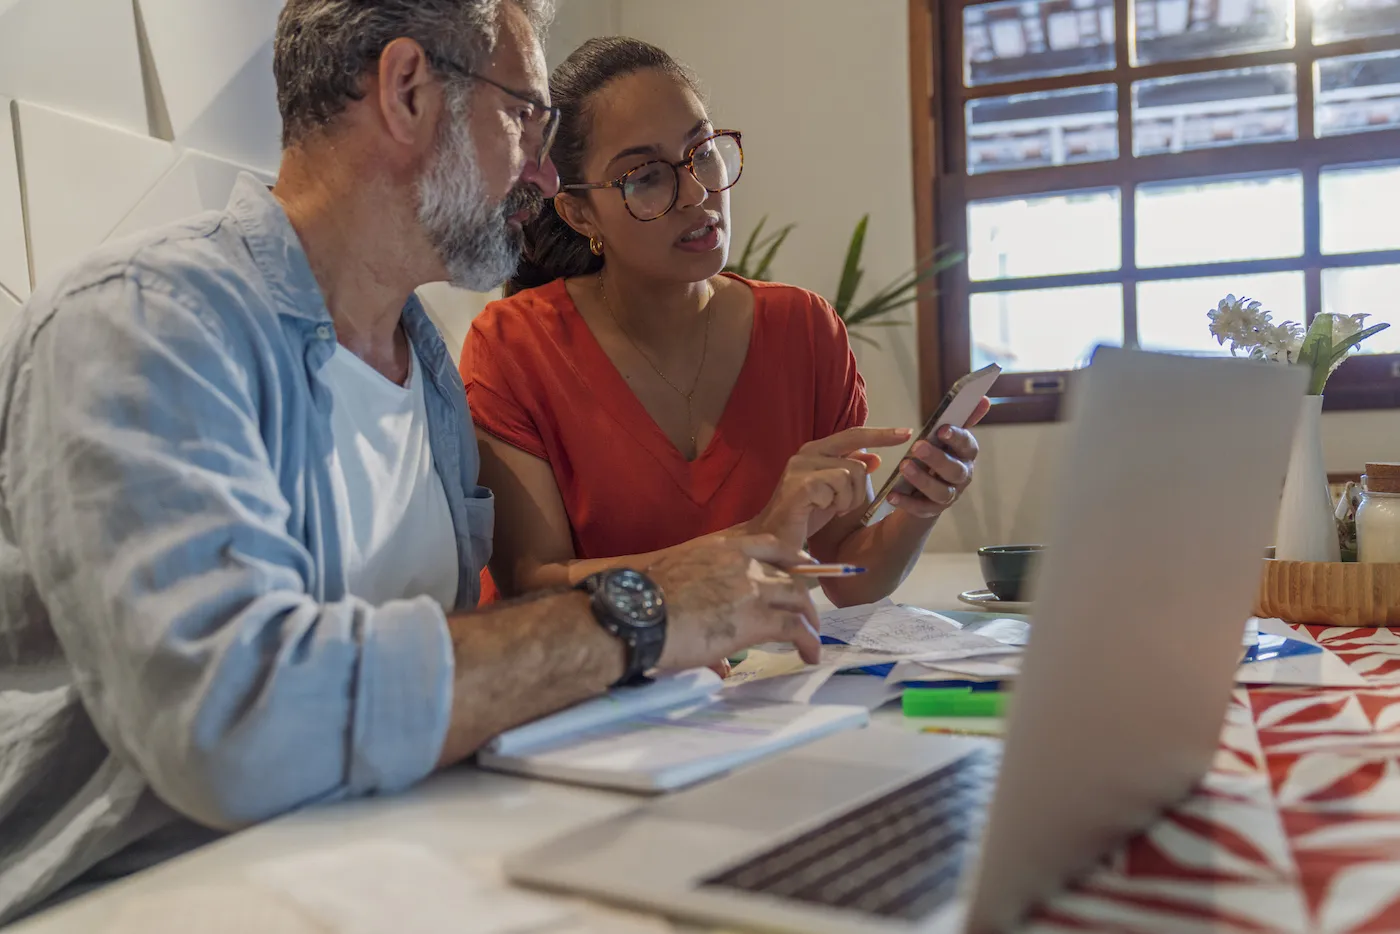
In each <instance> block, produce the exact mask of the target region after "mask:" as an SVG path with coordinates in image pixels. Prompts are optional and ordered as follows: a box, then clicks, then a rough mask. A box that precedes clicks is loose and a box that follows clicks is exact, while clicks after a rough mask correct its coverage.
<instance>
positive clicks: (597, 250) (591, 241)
mask: <svg viewBox="0 0 1400 934" xmlns="http://www.w3.org/2000/svg"><path fill="white" fill-rule="evenodd" d="M588 252H590V253H592V254H593V255H594V256H602V255H603V241H602V240H601V239H600V238H598V237H589V238H588Z"/></svg>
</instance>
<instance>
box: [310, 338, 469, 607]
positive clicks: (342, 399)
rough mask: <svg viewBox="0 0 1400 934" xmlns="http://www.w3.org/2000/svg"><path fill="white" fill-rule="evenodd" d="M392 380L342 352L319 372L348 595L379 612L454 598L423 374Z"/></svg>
mask: <svg viewBox="0 0 1400 934" xmlns="http://www.w3.org/2000/svg"><path fill="white" fill-rule="evenodd" d="M410 353H411V356H412V365H411V368H410V370H409V376H408V384H407V385H405V386H399V385H398V384H396V383H394V382H392V381H390V380H388V379H386V378H385V377H384V376H383V375H382V374H380V373H379V372H378V371H377V370H375V369H374V368H373V367H371V366H370V365H369V364H368V363H365V362H364V361H363V360H361V359H360V358H359V357H357V356H355V355H354V354H353V353H351V352H350V351H348V350H346V349H345V348H344V347H342V346H339V345H337V346H336V349H335V354H334V355H333V356H332V357H331V359H330V360H328V361H327V362H326V365H325V366H324V367H323V368H322V369H321V379H322V380H323V381H324V382H325V384H326V385H327V387H329V389H330V391H331V396H332V398H333V399H334V400H335V403H334V407H333V411H332V414H331V432H332V436H333V438H334V440H335V448H334V451H333V452H332V454H331V483H332V485H333V487H334V490H335V508H336V519H337V523H338V525H339V526H340V534H341V538H342V540H343V542H344V555H345V582H346V589H347V590H348V591H349V592H350V593H351V594H352V595H353V596H356V597H360V598H361V599H363V600H366V601H368V602H369V603H371V604H373V605H375V606H379V605H380V604H383V603H387V602H389V601H391V600H401V599H404V598H410V597H418V596H422V595H425V594H426V595H427V596H430V597H432V598H433V599H434V600H436V601H437V602H438V603H440V604H441V605H442V607H443V608H444V609H445V610H451V609H452V608H453V605H454V604H455V603H456V600H457V583H458V573H459V572H458V561H457V539H456V534H455V532H454V531H453V527H452V515H451V513H450V512H449V511H448V507H447V494H446V493H445V492H443V488H442V478H441V477H439V476H438V473H437V471H436V470H435V469H434V468H433V450H432V446H431V444H430V442H429V439H428V413H427V406H426V404H425V402H424V399H423V372H422V367H421V366H420V365H419V363H418V355H417V354H416V353H412V352H411V351H410Z"/></svg>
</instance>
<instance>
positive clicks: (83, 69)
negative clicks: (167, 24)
mask: <svg viewBox="0 0 1400 934" xmlns="http://www.w3.org/2000/svg"><path fill="white" fill-rule="evenodd" d="M230 2H233V0H230ZM237 2H242V0H237ZM0 95H4V96H6V97H13V98H16V99H18V100H22V101H25V102H27V103H31V104H44V105H47V106H49V107H55V108H58V109H59V110H63V111H67V112H69V113H75V114H80V115H82V116H85V117H90V118H92V119H94V120H101V121H103V122H105V123H111V124H114V125H116V126H120V127H123V128H125V129H128V130H132V131H135V132H137V133H145V132H147V131H148V129H149V127H150V121H149V118H148V116H147V112H146V88H145V83H144V81H143V80H142V76H141V52H140V48H139V46H138V44H137V39H136V13H135V8H134V7H133V6H132V0H9V3H8V4H6V3H5V0H0Z"/></svg>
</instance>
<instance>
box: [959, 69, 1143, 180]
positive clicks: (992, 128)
mask: <svg viewBox="0 0 1400 934" xmlns="http://www.w3.org/2000/svg"><path fill="white" fill-rule="evenodd" d="M1117 158H1118V88H1117V87H1115V86H1114V85H1111V84H1101V85H1096V86H1094V87H1091V88H1070V89H1068V90H1064V91H1048V92H1045V93H1042V94H1015V95H1012V96H1011V97H983V98H979V99H977V100H973V101H968V103H967V171H968V173H969V174H972V175H976V174H977V173H979V172H995V171H998V170H1000V169H1033V168H1039V167H1040V166H1046V165H1070V164H1072V163H1075V162H1102V161H1104V160H1105V159H1117Z"/></svg>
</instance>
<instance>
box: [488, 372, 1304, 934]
mask: <svg viewBox="0 0 1400 934" xmlns="http://www.w3.org/2000/svg"><path fill="white" fill-rule="evenodd" d="M1305 382H1306V374H1305V373H1304V372H1303V371H1302V370H1301V369H1300V368H1295V367H1287V366H1282V365H1279V364H1275V363H1262V362H1254V361H1247V360H1235V359H1220V358H1192V357H1185V356H1173V355H1165V354H1152V353H1144V352H1140V351H1127V350H1118V349H1111V348H1103V349H1100V350H1099V351H1098V352H1097V353H1096V354H1095V356H1094V359H1093V361H1092V363H1091V364H1090V366H1089V367H1088V368H1087V369H1086V370H1085V371H1084V372H1082V373H1081V374H1079V375H1078V376H1077V378H1076V380H1075V383H1074V385H1073V387H1072V390H1071V397H1070V400H1069V401H1070V403H1071V419H1070V424H1069V426H1068V430H1067V432H1066V436H1065V438H1064V444H1065V446H1064V448H1063V449H1062V456H1061V457H1060V458H1059V459H1058V469H1057V477H1056V478H1055V482H1054V483H1053V484H1052V487H1051V488H1052V489H1054V490H1055V493H1054V496H1055V504H1054V512H1055V518H1054V520H1053V523H1052V525H1051V535H1050V537H1049V547H1048V548H1047V550H1046V552H1045V554H1044V557H1043V560H1042V564H1041V567H1040V569H1039V573H1038V575H1037V580H1036V595H1035V605H1034V612H1033V615H1032V627H1031V629H1032V634H1031V638H1030V643H1029V645H1028V646H1027V649H1026V653H1025V656H1024V658H1023V659H1022V670H1021V676H1020V678H1019V679H1018V680H1017V682H1016V685H1015V693H1014V695H1013V697H1012V701H1011V719H1010V723H1009V729H1008V732H1007V735H1006V738H1005V741H1004V743H1003V742H1002V741H1000V740H987V739H980V738H965V737H958V736H946V735H933V734H922V733H914V732H911V731H906V730H901V729H898V728H896V727H892V726H881V725H878V724H877V725H873V726H871V727H868V728H866V729H864V730H858V731H852V732H847V733H841V734H838V735H835V736H831V737H828V738H826V739H823V740H820V741H818V742H816V743H813V744H812V745H810V746H806V747H803V748H801V749H797V750H794V751H792V752H789V753H786V754H784V755H782V756H780V757H778V758H775V759H771V760H768V761H766V762H764V763H761V764H758V765H754V766H751V767H748V768H745V769H742V770H740V771H737V772H734V773H732V774H730V775H727V776H725V777H723V778H720V779H718V780H716V781H714V782H712V783H710V784H708V785H704V786H701V787H698V788H694V789H692V790H689V791H685V792H681V793H679V794H676V795H673V796H670V797H666V798H660V799H654V800H651V801H648V802H646V803H644V804H642V805H641V806H639V807H638V808H637V809H636V810H635V811H632V812H630V813H627V814H624V815H621V816H617V817H613V818H610V819H607V820H604V821H602V822H599V823H596V824H593V825H590V826H586V827H584V828H582V829H579V830H576V831H574V832H572V833H569V834H566V835H564V836H563V837H560V838H557V839H554V840H550V841H548V842H546V843H544V844H542V845H539V846H536V847H534V848H532V849H530V850H528V851H526V852H523V853H520V854H518V855H517V856H515V857H513V858H511V859H509V860H508V861H507V865H506V872H507V875H508V876H509V877H510V878H511V879H512V880H513V881H515V882H519V883H522V884H527V885H533V886H539V887H544V888H548V889H552V890H558V891H566V892H572V893H581V894H585V895H589V896H593V897H597V898H601V899H605V900H609V901H613V902H617V903H622V904H627V905H632V906H637V907H641V908H643V909H649V910H653V911H656V912H660V913H663V914H667V915H671V916H675V917H683V918H688V919H694V920H697V921H702V922H712V923H718V924H723V925H725V926H728V927H734V926H738V927H744V928H752V929H759V930H771V931H788V932H794V934H795V932H802V934H855V932H862V934H868V932H900V934H909V932H944V931H962V930H969V931H974V932H982V931H1003V930H1007V929H1008V928H1011V927H1012V926H1014V925H1015V924H1017V923H1018V922H1019V921H1020V920H1022V919H1023V918H1024V916H1025V915H1026V913H1027V912H1028V911H1030V910H1031V909H1032V908H1033V907H1035V906H1036V905H1037V904H1038V903H1039V902H1041V901H1042V900H1043V899H1045V898H1046V897H1047V896H1050V895H1052V894H1053V893H1055V892H1056V891H1057V890H1058V889H1060V888H1061V887H1062V886H1064V885H1065V884H1066V883H1067V882H1069V881H1071V880H1073V879H1075V878H1077V877H1079V876H1081V875H1082V874H1083V873H1084V872H1085V871H1087V870H1088V869H1090V868H1092V867H1093V866H1094V865H1095V863H1097V862H1098V861H1100V860H1101V859H1102V858H1104V857H1105V856H1106V855H1108V853H1109V852H1110V851H1111V850H1112V849H1113V848H1114V847H1115V846H1116V845H1118V844H1119V843H1121V842H1123V841H1124V840H1125V839H1126V838H1127V837H1129V836H1130V835H1132V834H1133V833H1135V832H1137V831H1140V830H1142V829H1144V828H1146V827H1148V826H1149V825H1150V824H1152V823H1153V821H1154V820H1155V819H1156V818H1157V816H1158V815H1159V814H1160V813H1161V812H1162V811H1163V810H1164V809H1166V808H1168V807H1170V806H1172V805H1173V804H1175V803H1177V802H1178V801H1180V800H1181V799H1182V798H1183V797H1184V796H1186V795H1187V794H1188V793H1189V792H1190V790H1191V789H1192V788H1193V787H1194V786H1195V785H1196V783H1197V782H1198V781H1199V780H1200V778H1201V776H1202V775H1203V774H1204V773H1205V771H1206V769H1207V768H1208V767H1209V764H1210V762H1211V759H1212V756H1213V755H1214V752H1215V749H1216V745H1217V742H1218V739H1219V734H1220V729H1221V725H1222V723H1223V720H1224V715H1225V710H1226V707H1227V705H1228V703H1229V696H1230V692H1231V689H1232V687H1233V679H1234V671H1235V667H1236V663H1237V662H1238V660H1239V654H1240V638H1241V635H1242V632H1243V629H1244V626H1245V622H1246V620H1247V618H1248V617H1249V615H1250V608H1251V606H1252V600H1253V597H1254V595H1255V593H1256V591H1257V588H1258V583H1259V575H1260V574H1261V573H1262V567H1261V559H1262V557H1263V555H1264V552H1265V549H1266V547H1267V545H1268V544H1269V541H1270V538H1271V536H1272V532H1273V525H1274V520H1275V516H1276V514H1277V509H1278V503H1279V495H1280V491H1281V490H1282V488H1283V481H1284V476H1285V473H1286V470H1287V464H1288V456H1289V449H1290V446H1291V443H1292V440H1293V433H1294V427H1295V425H1296V422H1297V418H1298V410H1299V406H1300V402H1301V399H1302V397H1303V394H1304V391H1305Z"/></svg>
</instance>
